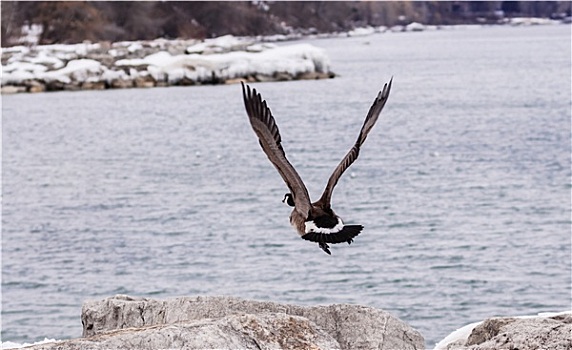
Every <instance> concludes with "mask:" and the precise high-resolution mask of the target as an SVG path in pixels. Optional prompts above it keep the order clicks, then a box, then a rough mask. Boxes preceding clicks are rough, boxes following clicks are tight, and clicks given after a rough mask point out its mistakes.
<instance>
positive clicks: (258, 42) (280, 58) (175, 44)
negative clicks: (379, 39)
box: [0, 18, 565, 94]
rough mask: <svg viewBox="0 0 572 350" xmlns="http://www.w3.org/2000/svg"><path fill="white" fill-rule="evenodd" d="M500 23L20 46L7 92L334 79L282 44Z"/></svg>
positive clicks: (303, 47) (520, 22) (318, 57)
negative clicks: (326, 32)
mask: <svg viewBox="0 0 572 350" xmlns="http://www.w3.org/2000/svg"><path fill="white" fill-rule="evenodd" d="M562 23H565V22H564V21H557V20H550V19H539V18H513V19H512V20H511V21H509V22H507V23H506V25H512V26H530V25H560V24H562ZM491 26H496V25H480V24H477V25H452V26H428V25H423V24H421V23H416V22H413V23H410V24H408V25H405V26H393V27H383V26H382V27H362V28H357V29H354V30H351V31H348V32H343V33H328V34H302V33H296V34H289V35H271V36H257V37H235V36H231V35H226V36H222V37H218V38H214V39H205V40H196V39H190V40H182V39H176V40H166V39H155V40H141V41H123V42H115V43H111V42H101V43H90V42H85V43H81V44H68V45H64V44H61V45H60V44H54V45H36V46H23V45H20V46H13V47H7V48H3V50H2V73H3V74H2V84H1V90H0V91H1V93H2V94H11V93H23V92H28V93H38V92H49V91H78V90H105V89H121V88H151V87H165V86H188V85H216V84H231V83H237V82H239V81H243V80H244V81H249V82H266V81H287V80H302V79H329V78H334V77H335V76H336V74H335V73H334V72H333V71H332V70H330V66H329V59H328V57H327V55H326V54H325V52H323V51H322V50H321V49H319V48H317V47H314V46H312V45H309V44H297V45H291V46H277V45H276V44H274V43H275V42H285V41H296V40H303V39H319V38H346V37H365V36H369V35H373V34H380V33H395V32H422V31H432V30H466V29H479V28H484V27H491Z"/></svg>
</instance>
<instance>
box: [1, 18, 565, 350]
mask: <svg viewBox="0 0 572 350" xmlns="http://www.w3.org/2000/svg"><path fill="white" fill-rule="evenodd" d="M310 42H311V43H312V44H314V45H316V46H319V47H323V48H324V49H325V50H326V51H327V53H328V54H329V56H330V58H331V61H332V62H331V63H332V69H333V70H334V71H335V72H336V73H338V74H339V75H340V76H339V77H337V78H335V79H332V80H320V81H296V82H284V83H266V84H255V87H256V88H257V89H259V90H260V91H261V92H262V94H263V96H264V98H265V99H267V100H268V103H269V105H270V107H271V109H272V111H273V114H274V116H275V117H276V120H277V123H278V125H279V127H280V129H281V134H282V139H283V146H284V148H285V150H286V153H287V155H288V157H289V159H290V161H291V162H292V163H293V164H294V165H295V166H296V168H297V169H298V171H299V173H300V175H301V176H302V178H303V179H304V180H305V181H306V183H307V186H308V189H309V191H310V194H311V196H312V198H314V199H316V198H318V197H319V195H320V193H321V191H322V190H323V186H324V185H325V183H326V181H327V178H328V177H329V175H330V173H331V171H332V170H333V169H334V167H335V166H336V165H337V163H338V162H339V161H340V159H341V158H342V157H343V156H344V155H345V153H346V152H347V151H348V149H349V148H350V147H351V145H352V144H353V142H355V138H356V137H357V133H358V132H359V129H360V127H361V124H362V122H363V119H364V117H365V115H366V113H367V110H368V109H369V106H370V105H371V103H372V102H373V99H374V97H375V96H376V94H377V91H379V90H380V89H381V88H382V86H383V83H384V82H386V81H388V80H389V79H390V78H391V77H392V76H393V77H394V85H393V90H392V92H391V96H390V99H389V102H388V103H387V105H386V107H385V110H384V111H383V113H382V116H381V118H380V120H379V122H378V124H377V125H376V127H375V128H374V129H373V130H372V132H371V133H370V136H369V138H368V140H367V141H366V143H365V144H364V146H363V148H362V152H361V155H360V158H359V159H358V161H357V162H356V163H354V165H353V166H352V167H351V168H350V169H349V170H348V172H347V173H346V174H345V175H344V177H342V178H341V179H340V181H339V184H338V186H337V188H336V190H335V191H334V195H333V205H334V210H336V212H337V213H338V214H339V215H340V216H342V217H343V218H344V220H345V222H346V223H348V224H351V223H359V224H362V225H364V226H365V229H364V231H363V233H362V234H361V235H360V236H358V237H357V239H356V240H355V242H354V244H352V245H351V246H348V245H335V246H333V247H332V253H333V255H332V256H328V255H326V254H324V253H323V252H322V251H321V250H320V249H319V248H318V246H317V245H316V244H313V243H309V242H306V241H303V240H301V239H300V238H299V237H298V236H297V234H296V233H295V231H294V230H293V229H292V228H291V227H290V225H289V223H288V215H289V213H290V208H289V207H287V206H284V205H283V204H282V203H281V199H282V198H283V196H284V193H286V192H287V188H286V186H285V185H284V184H283V182H282V180H281V178H280V176H279V175H278V173H277V172H276V170H275V169H274V168H273V167H272V165H271V164H270V162H269V161H268V160H267V159H266V156H265V155H264V154H263V153H262V151H261V149H260V147H259V145H258V142H257V139H256V137H255V135H254V133H253V131H252V130H251V128H250V125H249V124H248V120H247V117H246V114H245V111H244V107H243V106H242V100H241V90H240V86H239V85H230V86H199V87H185V88H183V87H172V88H155V89H150V90H145V89H138V90H113V91H84V92H59V93H45V94H37V95H31V94H30V95H12V96H2V112H3V115H2V118H3V128H2V133H3V163H2V167H3V216H2V226H3V227H2V228H3V233H2V340H3V341H7V340H10V341H16V342H24V341H26V342H29V341H37V340H41V339H43V338H44V337H50V338H57V339H64V338H71V337H78V336H80V335H81V321H80V311H81V305H82V303H83V302H84V301H86V300H93V299H100V298H105V297H108V296H111V295H114V294H118V293H122V294H129V295H135V296H145V297H153V298H168V297H175V296H182V295H233V296H238V297H242V298H252V299H259V300H272V301H278V302H291V303H297V304H305V305H309V304H312V305H313V304H330V303H358V304H363V305H369V306H373V307H377V308H382V309H385V310H387V311H389V312H391V313H393V314H394V315H396V316H398V317H399V318H401V319H403V320H404V321H406V322H408V323H409V324H411V325H412V326H414V327H416V328H417V329H418V330H419V331H421V332H422V334H423V335H424V336H425V338H426V342H427V345H428V346H429V347H432V346H433V344H434V343H435V342H437V341H439V340H440V339H442V338H443V337H444V336H446V335H447V334H448V333H450V332H451V331H453V330H455V329H456V328H458V327H461V326H463V325H465V324H467V323H470V322H474V321H478V320H481V319H483V318H486V317H489V316H493V315H520V314H534V313H537V312H542V311H560V310H565V309H567V308H569V307H570V285H571V280H570V190H571V186H570V176H571V171H570V102H571V101H570V74H571V72H570V27H569V26H547V27H527V28H513V27H491V28H482V29H478V30H449V31H434V32H422V33H387V34H380V35H374V36H369V37H361V38H348V39H322V40H311V41H310Z"/></svg>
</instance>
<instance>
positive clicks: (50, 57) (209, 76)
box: [2, 35, 333, 93]
mask: <svg viewBox="0 0 572 350" xmlns="http://www.w3.org/2000/svg"><path fill="white" fill-rule="evenodd" d="M329 66H330V63H329V59H328V56H327V55H326V54H325V52H324V51H323V50H322V49H319V48H317V47H315V46H312V45H309V44H294V45H288V46H280V47H278V46H277V45H275V44H272V43H256V42H255V41H254V40H252V39H245V38H237V37H233V36H230V35H227V36H223V37H219V38H215V39H207V40H205V41H203V42H198V41H196V40H164V39H157V40H152V41H136V42H119V43H113V44H110V43H97V44H91V43H83V44H75V45H39V46H35V47H25V46H15V47H10V48H6V49H4V50H3V52H2V92H3V93H6V92H42V91H54V90H79V89H106V88H127V87H153V86H168V85H193V84H220V83H228V82H233V81H234V80H237V79H240V80H242V79H244V80H249V81H262V80H290V79H316V78H331V77H333V73H331V72H330V68H329Z"/></svg>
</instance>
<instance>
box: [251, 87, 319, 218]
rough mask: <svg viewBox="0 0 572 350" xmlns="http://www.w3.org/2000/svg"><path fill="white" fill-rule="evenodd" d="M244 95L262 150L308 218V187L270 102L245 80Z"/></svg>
mask: <svg viewBox="0 0 572 350" xmlns="http://www.w3.org/2000/svg"><path fill="white" fill-rule="evenodd" d="M242 96H243V98H244V106H245V107H246V113H247V114H248V119H249V120H250V125H252V129H254V132H255V133H256V136H258V141H259V143H260V146H261V147H262V150H263V151H264V153H266V156H267V157H268V159H269V160H270V162H271V163H272V164H273V165H274V167H275V168H276V170H278V173H280V176H282V179H283V180H284V182H285V183H286V185H287V186H288V188H289V189H290V193H291V194H292V197H293V199H294V206H295V209H296V210H297V211H298V212H300V214H302V215H304V216H305V217H308V214H309V211H310V208H311V204H310V196H309V194H308V190H307V189H306V185H304V182H303V181H302V179H301V178H300V175H298V173H297V172H296V169H294V167H293V166H292V164H290V162H289V161H288V159H287V158H286V154H285V153H284V149H283V148H282V144H281V142H282V139H281V138H280V132H279V131H278V126H277V125H276V121H275V120H274V117H273V116H272V112H271V111H270V108H268V106H267V105H266V101H264V100H262V96H261V95H260V93H258V92H257V91H256V89H251V88H250V86H248V85H245V84H244V83H242Z"/></svg>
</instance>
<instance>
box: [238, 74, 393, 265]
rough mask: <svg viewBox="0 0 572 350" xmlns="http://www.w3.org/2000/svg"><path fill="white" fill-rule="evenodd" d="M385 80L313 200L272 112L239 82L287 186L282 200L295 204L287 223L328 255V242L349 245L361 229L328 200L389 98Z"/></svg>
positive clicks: (254, 124)
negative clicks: (346, 220)
mask: <svg viewBox="0 0 572 350" xmlns="http://www.w3.org/2000/svg"><path fill="white" fill-rule="evenodd" d="M392 81H393V78H392V79H391V80H390V81H389V83H386V84H385V85H384V87H383V90H382V91H380V92H379V93H378V95H377V97H376V98H375V100H374V101H373V105H372V106H371V108H370V109H369V112H368V114H367V116H366V118H365V121H364V123H363V126H362V128H361V131H360V133H359V136H358V138H357V141H356V143H355V144H354V146H353V147H352V148H351V149H350V151H349V152H348V153H347V154H346V156H345V157H344V158H343V159H342V161H341V162H340V164H338V166H337V167H336V169H335V170H334V172H333V173H332V175H331V176H330V179H329V180H328V184H327V185H326V188H325V189H324V193H322V196H321V197H320V199H319V200H318V201H316V202H314V203H312V202H310V195H309V194H308V190H307V189H306V185H304V182H303V181H302V179H301V178H300V175H298V173H297V172H296V170H295V169H294V167H293V166H292V164H290V162H289V161H288V159H287V158H286V154H285V153H284V149H283V148H282V144H281V142H282V139H281V137H280V132H279V131H278V126H277V125H276V121H275V120H274V117H273V116H272V112H271V111H270V109H269V108H268V106H267V105H266V101H265V100H263V99H262V96H261V95H260V93H258V92H257V91H256V89H251V88H250V86H248V85H245V84H244V83H242V96H243V98H244V106H245V107H246V113H247V114H248V118H249V120H250V124H251V125H252V129H254V132H255V133H256V135H257V136H258V140H259V143H260V146H261V147H262V150H263V151H264V153H266V156H268V159H269V160H270V162H272V164H273V165H274V167H276V170H278V173H280V176H281V177H282V179H283V180H284V182H285V183H286V185H287V186H288V189H289V190H290V192H289V193H286V194H285V195H284V199H283V200H282V201H283V202H285V203H286V204H288V205H289V206H291V207H294V209H293V210H292V213H291V214H290V224H292V226H294V228H295V229H296V231H298V234H300V236H302V238H303V239H305V240H308V241H312V242H317V243H318V245H319V247H320V248H322V250H323V251H324V252H326V253H327V254H329V255H331V254H332V253H331V252H330V249H329V248H330V247H329V245H328V243H333V244H335V243H342V242H347V243H348V244H351V243H352V242H353V239H354V237H356V236H357V235H359V233H360V232H361V230H362V229H363V226H362V225H345V224H344V223H343V221H342V219H341V218H340V217H339V216H337V215H336V214H335V213H334V211H333V210H332V208H331V205H330V200H331V198H332V191H333V190H334V187H335V186H336V184H337V183H338V179H339V178H340V176H342V174H343V173H344V171H346V169H347V168H348V167H349V166H350V165H351V164H352V163H353V162H354V161H355V160H356V159H357V157H358V155H359V150H360V147H361V145H362V144H363V143H364V141H365V139H366V137H367V134H368V133H369V131H370V130H371V128H372V127H373V126H374V125H375V122H376V121H377V118H378V117H379V114H380V113H381V110H382V109H383V106H384V105H385V103H386V102H387V98H388V97H389V91H390V89H391V82H392Z"/></svg>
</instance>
